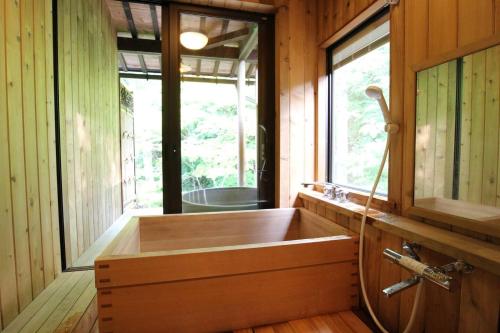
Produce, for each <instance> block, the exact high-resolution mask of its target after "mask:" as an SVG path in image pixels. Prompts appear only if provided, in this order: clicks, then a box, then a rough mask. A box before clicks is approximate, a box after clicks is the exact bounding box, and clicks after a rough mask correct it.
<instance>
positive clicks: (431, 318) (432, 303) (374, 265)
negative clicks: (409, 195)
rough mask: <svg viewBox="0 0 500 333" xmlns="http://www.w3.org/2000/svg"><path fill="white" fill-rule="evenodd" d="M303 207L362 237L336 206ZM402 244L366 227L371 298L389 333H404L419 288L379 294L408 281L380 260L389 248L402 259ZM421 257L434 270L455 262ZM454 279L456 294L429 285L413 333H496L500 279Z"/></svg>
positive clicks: (423, 253) (479, 275)
mask: <svg viewBox="0 0 500 333" xmlns="http://www.w3.org/2000/svg"><path fill="white" fill-rule="evenodd" d="M299 204H300V205H303V206H304V207H305V208H307V209H308V210H309V211H311V212H313V213H315V214H317V215H319V216H322V217H326V218H327V219H329V220H331V221H332V223H337V224H340V225H341V226H343V227H346V228H348V229H350V230H352V231H354V232H359V228H360V220H359V219H357V218H354V217H352V216H349V215H344V214H342V213H341V212H339V211H336V210H335V209H334V208H333V206H326V205H322V204H320V203H318V202H313V201H308V200H304V199H301V202H300V203H299ZM402 241H403V239H402V238H400V237H397V236H394V235H392V234H390V233H387V232H382V231H380V230H379V229H376V228H374V227H372V226H371V225H367V226H366V234H365V250H366V253H365V262H364V267H365V280H366V281H367V290H368V297H369V298H370V303H371V305H372V307H373V308H374V311H375V313H376V314H378V316H379V319H380V320H381V321H382V323H383V324H384V325H385V327H386V328H387V329H389V331H390V332H398V331H399V332H402V331H403V330H404V328H405V326H406V323H407V320H408V318H409V315H410V311H411V306H412V303H413V298H414V293H415V288H412V289H409V290H407V291H404V292H402V293H400V294H398V295H395V296H393V297H391V298H390V299H388V298H385V297H384V296H383V295H382V293H381V290H382V289H384V288H386V287H388V286H390V285H391V284H394V283H397V282H399V281H401V280H403V279H406V278H409V275H408V273H407V272H406V271H405V270H402V269H400V268H399V266H397V265H395V264H392V263H390V262H389V261H387V260H384V259H383V257H382V251H383V250H384V249H385V248H391V249H393V250H395V251H397V252H399V253H402V252H403V250H402V248H401V246H402ZM418 254H419V256H420V257H421V258H422V261H423V262H426V263H428V264H432V265H444V264H447V263H450V262H452V261H453V260H454V258H449V257H446V256H444V255H442V254H440V253H437V252H434V251H431V250H429V249H426V248H422V249H421V250H420V252H419V253H418ZM455 277H456V278H457V279H458V289H457V290H455V291H454V292H452V293H449V292H448V291H445V290H444V289H442V288H440V287H437V286H435V285H432V284H430V283H426V286H425V289H424V295H423V297H422V301H421V306H420V308H419V314H418V317H417V320H416V324H415V327H414V329H413V330H412V332H440V333H446V332H450V333H451V332H477V333H480V332H488V333H494V332H498V329H499V326H498V320H499V306H500V290H499V288H498V286H499V285H500V277H498V276H495V275H493V274H491V273H488V272H485V271H482V270H480V269H476V270H475V271H474V272H473V273H472V274H468V275H463V276H461V277H460V276H459V275H455ZM360 294H361V293H360ZM360 304H361V302H360Z"/></svg>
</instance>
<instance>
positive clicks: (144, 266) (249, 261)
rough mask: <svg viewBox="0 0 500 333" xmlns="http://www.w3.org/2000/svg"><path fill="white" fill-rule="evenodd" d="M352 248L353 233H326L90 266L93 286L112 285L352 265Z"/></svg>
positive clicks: (102, 259) (112, 260) (355, 243)
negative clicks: (93, 267)
mask: <svg viewBox="0 0 500 333" xmlns="http://www.w3.org/2000/svg"><path fill="white" fill-rule="evenodd" d="M357 246H358V238H357V237H351V236H330V237H323V238H315V239H301V240H293V241H283V242H274V243H262V244H249V245H239V246H229V247H222V248H207V249H197V250H192V251H188V250H174V251H166V252H165V253H163V254H159V253H154V252H152V253H142V254H140V255H135V256H108V257H99V258H98V259H97V260H96V265H95V274H96V282H95V283H96V287H97V288H111V287H122V286H131V285H141V284H150V283H162V282H171V281H179V280H186V279H193V278H209V277H214V276H224V275H234V274H244V273H255V272H263V271H271V270H282V269H292V268H297V267H304V266H312V265H320V264H329V263H339V262H347V261H350V262H352V263H353V265H354V264H355V263H356V262H357ZM172 253H174V254H172ZM207 263H210V264H208V265H207ZM172 267H174V269H172Z"/></svg>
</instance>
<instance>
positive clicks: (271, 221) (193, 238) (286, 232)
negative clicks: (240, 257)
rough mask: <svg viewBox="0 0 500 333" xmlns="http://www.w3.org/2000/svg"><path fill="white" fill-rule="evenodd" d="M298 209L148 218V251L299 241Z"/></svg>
mask: <svg viewBox="0 0 500 333" xmlns="http://www.w3.org/2000/svg"><path fill="white" fill-rule="evenodd" d="M297 214H298V212H297V211H296V210H295V209H280V210H261V211H256V212H226V213H214V214H179V215H171V216H163V217H158V218H155V217H144V218H141V222H140V227H141V228H140V229H141V230H140V239H141V250H142V251H144V252H151V251H160V250H163V251H166V250H172V249H186V248H200V247H212V246H224V245H237V244H250V243H254V242H257V243H263V242H267V241H269V242H272V241H281V240H286V239H296V238H297V237H298V235H297V231H296V230H297V226H296V223H294V221H295V222H296V221H297V219H298V217H297Z"/></svg>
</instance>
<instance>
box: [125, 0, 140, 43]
mask: <svg viewBox="0 0 500 333" xmlns="http://www.w3.org/2000/svg"><path fill="white" fill-rule="evenodd" d="M122 6H123V11H124V12H125V16H126V17H127V23H128V28H129V30H130V34H131V35H132V38H134V39H136V38H137V28H136V27H135V23H134V17H133V16H132V10H131V9H130V4H129V3H128V1H123V2H122Z"/></svg>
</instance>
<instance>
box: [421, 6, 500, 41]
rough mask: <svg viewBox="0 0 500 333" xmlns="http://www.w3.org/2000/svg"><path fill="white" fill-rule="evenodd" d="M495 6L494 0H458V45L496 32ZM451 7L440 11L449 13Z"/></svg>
mask: <svg viewBox="0 0 500 333" xmlns="http://www.w3.org/2000/svg"><path fill="white" fill-rule="evenodd" d="M431 2H432V1H431ZM454 2H455V3H456V2H457V0H455V1H454ZM494 6H495V4H494V2H493V1H492V0H475V1H468V0H458V25H457V29H458V46H464V45H467V44H471V43H473V42H476V41H478V40H481V39H484V38H487V37H490V36H492V35H493V34H494V33H495V20H496V18H495V8H494ZM449 9H450V8H449V7H447V8H443V9H442V11H439V13H445V12H446V14H448V15H449V13H448V12H447V11H448V10H449ZM443 16H444V15H443Z"/></svg>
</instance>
